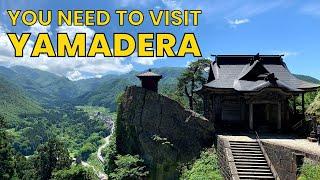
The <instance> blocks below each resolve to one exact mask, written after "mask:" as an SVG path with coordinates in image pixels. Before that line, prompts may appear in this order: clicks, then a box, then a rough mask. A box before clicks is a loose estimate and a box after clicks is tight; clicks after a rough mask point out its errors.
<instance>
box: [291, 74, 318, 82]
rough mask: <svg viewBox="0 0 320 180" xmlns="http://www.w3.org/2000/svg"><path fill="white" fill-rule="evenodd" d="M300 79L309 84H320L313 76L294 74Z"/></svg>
mask: <svg viewBox="0 0 320 180" xmlns="http://www.w3.org/2000/svg"><path fill="white" fill-rule="evenodd" d="M294 75H295V76H296V77H297V78H298V79H302V80H304V81H307V82H311V83H315V84H320V80H319V79H317V78H314V77H311V76H306V75H301V74H294Z"/></svg>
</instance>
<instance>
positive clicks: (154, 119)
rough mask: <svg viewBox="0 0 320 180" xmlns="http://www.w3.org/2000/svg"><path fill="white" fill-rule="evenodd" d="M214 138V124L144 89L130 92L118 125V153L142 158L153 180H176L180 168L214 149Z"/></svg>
mask: <svg viewBox="0 0 320 180" xmlns="http://www.w3.org/2000/svg"><path fill="white" fill-rule="evenodd" d="M213 138H214V127H213V124H212V123H211V122H209V121H208V120H207V119H206V118H204V117H202V116H201V115H199V114H197V113H195V112H193V111H191V110H186V109H184V108H183V107H182V106H181V105H180V104H179V103H178V102H176V101H174V100H172V99H170V98H168V97H165V96H162V95H160V94H157V93H155V92H152V91H148V90H145V89H143V88H140V87H136V86H132V87H129V88H127V89H126V91H125V93H124V95H123V98H122V101H121V104H120V107H119V113H118V119H117V122H116V143H117V150H118V152H119V153H121V154H139V155H140V156H141V157H142V158H143V159H144V160H145V162H146V164H147V165H148V166H149V170H150V173H151V175H150V176H151V178H152V179H154V178H156V179H176V178H177V175H178V173H177V170H176V169H177V167H178V166H179V164H180V163H185V162H188V161H190V160H192V159H193V158H195V157H197V156H198V155H199V153H200V151H201V149H203V148H204V147H208V146H212V144H213Z"/></svg>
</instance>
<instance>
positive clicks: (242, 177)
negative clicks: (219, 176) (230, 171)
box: [239, 175, 275, 179]
mask: <svg viewBox="0 0 320 180" xmlns="http://www.w3.org/2000/svg"><path fill="white" fill-rule="evenodd" d="M239 178H240V179H275V178H274V177H273V176H247V175H242V176H239Z"/></svg>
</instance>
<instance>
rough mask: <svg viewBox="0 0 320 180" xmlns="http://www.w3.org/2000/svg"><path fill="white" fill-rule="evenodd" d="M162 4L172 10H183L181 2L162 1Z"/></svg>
mask: <svg viewBox="0 0 320 180" xmlns="http://www.w3.org/2000/svg"><path fill="white" fill-rule="evenodd" d="M161 1H162V3H163V4H164V5H165V6H166V7H167V8H168V9H171V10H175V9H177V10H181V9H182V1H180V0H161Z"/></svg>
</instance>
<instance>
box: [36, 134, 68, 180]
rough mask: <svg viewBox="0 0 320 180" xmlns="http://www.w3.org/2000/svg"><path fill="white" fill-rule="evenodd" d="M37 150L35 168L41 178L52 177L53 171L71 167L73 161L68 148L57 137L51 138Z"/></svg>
mask: <svg viewBox="0 0 320 180" xmlns="http://www.w3.org/2000/svg"><path fill="white" fill-rule="evenodd" d="M37 151H38V154H37V155H36V160H35V168H36V171H37V175H38V176H39V178H40V179H43V180H44V179H50V178H51V177H52V173H53V172H55V171H58V170H62V169H65V168H69V167H70V165H71V163H72V160H71V158H70V156H69V152H68V150H67V148H66V147H65V146H64V144H63V143H62V142H61V141H59V140H57V139H50V140H49V141H48V142H47V143H46V144H44V145H41V146H39V148H38V150H37Z"/></svg>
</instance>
